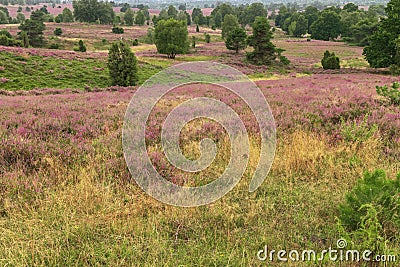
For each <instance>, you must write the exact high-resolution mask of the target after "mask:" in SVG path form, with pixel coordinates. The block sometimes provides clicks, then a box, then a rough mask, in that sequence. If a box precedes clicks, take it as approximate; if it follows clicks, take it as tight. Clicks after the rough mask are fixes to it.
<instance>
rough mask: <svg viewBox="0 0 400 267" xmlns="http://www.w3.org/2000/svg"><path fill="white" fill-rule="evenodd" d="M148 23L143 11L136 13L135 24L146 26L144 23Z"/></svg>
mask: <svg viewBox="0 0 400 267" xmlns="http://www.w3.org/2000/svg"><path fill="white" fill-rule="evenodd" d="M145 22H146V17H145V16H144V14H143V12H142V10H139V11H138V12H137V13H136V17H135V24H136V25H141V26H142V25H144V23H145Z"/></svg>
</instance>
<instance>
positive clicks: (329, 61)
mask: <svg viewBox="0 0 400 267" xmlns="http://www.w3.org/2000/svg"><path fill="white" fill-rule="evenodd" d="M321 64H322V67H323V68H324V70H336V69H340V60H339V58H338V57H337V56H336V55H335V52H332V53H330V52H329V51H328V50H326V51H325V53H324V57H323V58H322V60H321Z"/></svg>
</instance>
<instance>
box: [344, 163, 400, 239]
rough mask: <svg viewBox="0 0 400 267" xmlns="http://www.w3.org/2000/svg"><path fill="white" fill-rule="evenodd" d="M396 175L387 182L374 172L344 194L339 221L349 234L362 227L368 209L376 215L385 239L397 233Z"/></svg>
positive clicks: (399, 216) (398, 186)
mask: <svg viewBox="0 0 400 267" xmlns="http://www.w3.org/2000/svg"><path fill="white" fill-rule="evenodd" d="M399 196H400V173H399V174H398V175H397V179H395V180H391V179H388V178H387V177H386V173H385V172H384V171H382V170H377V171H375V172H372V173H369V172H367V173H365V175H364V179H360V180H358V181H357V183H356V185H355V187H354V188H353V189H352V190H351V191H350V192H349V193H347V194H346V199H345V202H344V203H342V204H340V205H339V212H340V215H339V217H340V220H341V223H342V225H343V226H345V228H346V229H348V230H350V231H357V230H359V229H360V228H361V226H362V221H363V218H364V217H365V216H366V215H367V212H368V209H365V208H364V207H365V206H367V205H368V206H370V207H373V208H374V209H375V210H376V211H377V219H378V221H379V224H380V225H381V226H382V230H383V232H384V234H385V236H387V237H388V238H393V237H395V235H397V233H398V232H399V231H400V198H399Z"/></svg>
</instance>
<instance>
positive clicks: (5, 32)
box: [0, 30, 12, 39]
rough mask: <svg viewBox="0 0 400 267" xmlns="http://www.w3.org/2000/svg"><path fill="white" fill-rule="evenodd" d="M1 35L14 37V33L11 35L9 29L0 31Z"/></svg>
mask: <svg viewBox="0 0 400 267" xmlns="http://www.w3.org/2000/svg"><path fill="white" fill-rule="evenodd" d="M0 35H5V36H7V37H8V38H10V39H11V38H12V35H11V33H9V32H8V31H7V30H1V31H0Z"/></svg>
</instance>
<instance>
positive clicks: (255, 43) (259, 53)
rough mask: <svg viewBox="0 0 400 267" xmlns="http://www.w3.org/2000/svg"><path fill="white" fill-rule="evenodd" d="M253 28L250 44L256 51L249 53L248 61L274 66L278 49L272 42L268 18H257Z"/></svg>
mask: <svg viewBox="0 0 400 267" xmlns="http://www.w3.org/2000/svg"><path fill="white" fill-rule="evenodd" d="M252 27H253V34H252V35H251V36H250V37H249V39H248V43H249V45H250V46H252V47H253V48H254V50H253V51H252V52H249V53H247V59H248V60H249V61H250V62H252V63H254V64H256V65H270V64H272V62H273V61H274V60H275V58H276V47H275V45H274V44H273V43H272V42H271V39H272V32H271V26H270V25H269V22H268V20H267V18H265V17H256V20H255V22H254V23H253V26H252Z"/></svg>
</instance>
